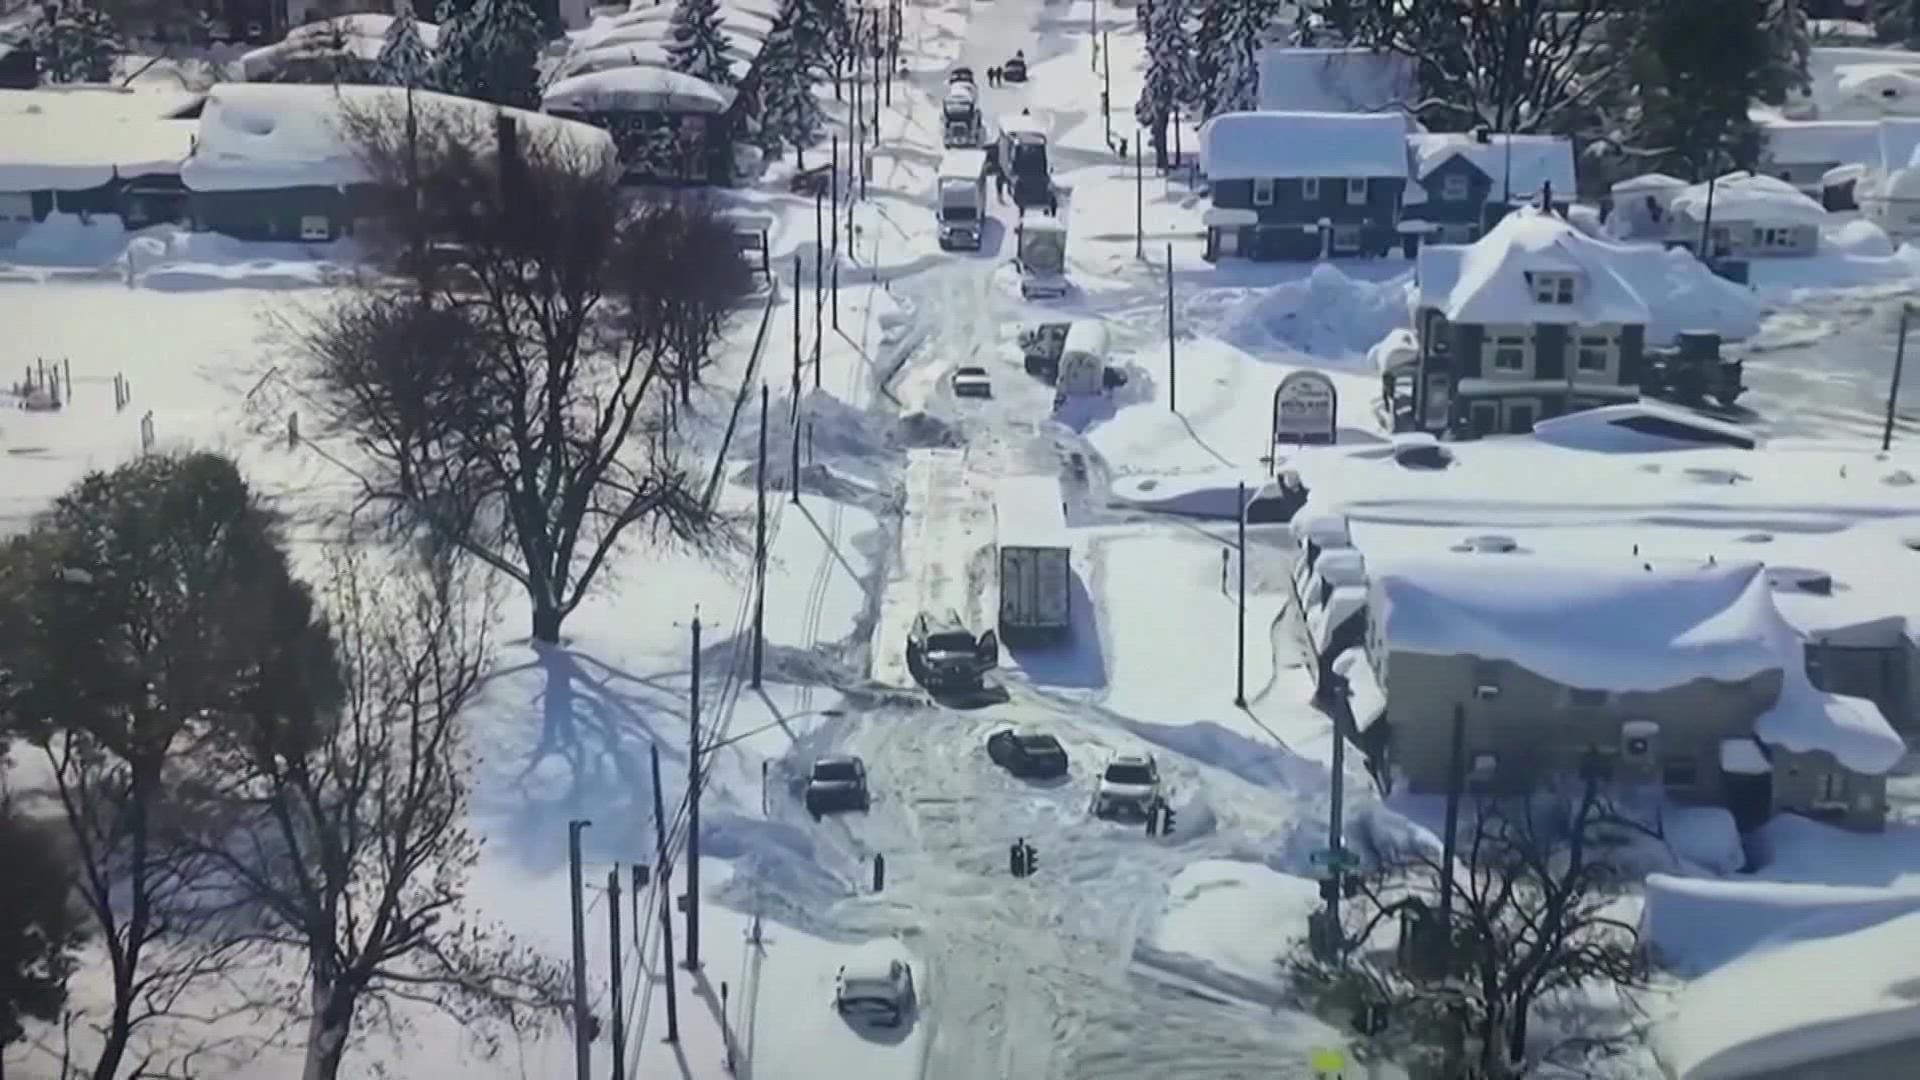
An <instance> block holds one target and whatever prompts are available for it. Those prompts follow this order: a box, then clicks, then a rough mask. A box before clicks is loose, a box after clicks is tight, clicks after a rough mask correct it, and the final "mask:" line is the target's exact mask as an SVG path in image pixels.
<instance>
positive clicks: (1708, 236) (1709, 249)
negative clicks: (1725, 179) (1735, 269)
mask: <svg viewBox="0 0 1920 1080" xmlns="http://www.w3.org/2000/svg"><path fill="white" fill-rule="evenodd" d="M1719 182H1720V178H1719V177H1717V176H1709V177H1707V210H1706V214H1705V215H1704V216H1703V217H1701V219H1700V261H1701V262H1704V263H1706V264H1707V265H1709V266H1711V265H1713V258H1714V255H1713V188H1714V185H1716V184H1718V183H1719Z"/></svg>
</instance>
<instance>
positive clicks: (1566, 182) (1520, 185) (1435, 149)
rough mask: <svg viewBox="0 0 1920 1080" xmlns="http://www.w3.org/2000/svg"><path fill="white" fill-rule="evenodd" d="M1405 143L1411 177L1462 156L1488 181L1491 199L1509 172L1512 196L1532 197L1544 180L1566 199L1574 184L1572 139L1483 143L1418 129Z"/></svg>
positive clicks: (1494, 138)
mask: <svg viewBox="0 0 1920 1080" xmlns="http://www.w3.org/2000/svg"><path fill="white" fill-rule="evenodd" d="M1407 145H1408V146H1409V147H1411V148H1412V150H1413V178H1414V179H1416V180H1425V179H1426V178H1427V177H1428V176H1430V175H1432V173H1433V170H1435V169H1437V168H1439V167H1440V166H1442V165H1445V164H1446V163H1447V162H1449V161H1451V160H1453V159H1454V158H1456V157H1461V158H1465V159H1467V161H1468V162H1469V163H1470V164H1472V165H1473V167H1474V168H1476V169H1479V170H1480V172H1481V174H1482V175H1485V176H1487V177H1489V178H1491V179H1492V180H1493V196H1492V197H1494V198H1498V197H1499V196H1500V195H1501V194H1503V193H1504V187H1505V185H1506V184H1507V182H1508V180H1509V173H1511V187H1512V191H1513V197H1514V199H1516V200H1525V199H1529V198H1532V197H1534V196H1537V195H1539V194H1540V190H1541V188H1542V187H1544V186H1546V185H1548V184H1552V185H1553V190H1554V191H1556V192H1558V193H1559V195H1560V196H1561V198H1564V199H1567V200H1571V199H1572V198H1573V197H1574V195H1575V191H1574V188H1575V187H1576V186H1577V185H1578V184H1579V179H1578V177H1577V176H1576V175H1575V173H1574V167H1573V140H1571V139H1568V138H1567V137H1565V136H1563V135H1489V136H1488V137H1487V141H1486V142H1484V143H1483V142H1481V141H1480V140H1479V139H1478V138H1476V137H1474V136H1472V135H1460V134H1448V135H1429V134H1424V133H1423V134H1415V135H1409V136H1407ZM1509 151H1511V154H1509Z"/></svg>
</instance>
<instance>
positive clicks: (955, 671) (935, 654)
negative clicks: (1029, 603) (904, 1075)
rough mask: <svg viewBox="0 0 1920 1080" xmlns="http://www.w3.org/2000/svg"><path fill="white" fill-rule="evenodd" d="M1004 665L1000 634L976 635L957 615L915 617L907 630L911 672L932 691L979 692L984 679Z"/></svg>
mask: <svg viewBox="0 0 1920 1080" xmlns="http://www.w3.org/2000/svg"><path fill="white" fill-rule="evenodd" d="M999 666H1000V635H999V634H998V633H996V632H995V631H992V630H988V631H987V632H986V633H984V634H981V635H980V636H979V637H974V636H973V631H971V630H968V629H967V627H966V624H965V623H963V622H961V621H960V616H959V614H958V613H957V612H952V611H949V612H947V613H946V614H945V615H933V614H930V613H928V612H925V611H923V612H921V613H920V614H918V615H916V616H914V619H913V628H912V629H910V630H909V631H907V670H908V671H909V672H911V673H912V674H913V677H914V678H915V679H918V680H919V681H920V684H921V685H923V686H925V687H926V688H927V689H929V690H977V689H979V688H980V678H981V676H982V675H985V674H986V673H987V672H988V671H991V670H992V669H994V668H996V667H999Z"/></svg>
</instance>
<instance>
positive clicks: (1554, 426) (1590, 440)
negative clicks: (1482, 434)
mask: <svg viewBox="0 0 1920 1080" xmlns="http://www.w3.org/2000/svg"><path fill="white" fill-rule="evenodd" d="M1635 417H1653V418H1655V419H1660V420H1666V421H1670V422H1672V423H1674V424H1679V425H1682V426H1685V427H1688V428H1693V429H1696V430H1699V431H1701V432H1703V433H1707V434H1710V435H1718V436H1720V437H1722V438H1724V439H1726V440H1730V441H1738V440H1747V441H1752V442H1754V443H1756V444H1757V443H1758V441H1759V440H1758V438H1757V437H1756V436H1755V435H1753V433H1751V432H1749V431H1747V430H1746V429H1745V428H1743V427H1741V426H1739V425H1738V424H1729V423H1727V422H1726V421H1724V420H1716V419H1714V418H1713V417H1710V416H1704V415H1702V414H1700V413H1697V412H1694V411H1693V410H1691V409H1685V408H1681V407H1680V406H1678V405H1670V404H1668V403H1666V402H1664V401H1656V400H1654V399H1651V398H1648V399H1644V400H1641V401H1632V402H1626V403H1624V404H1620V405H1603V406H1601V407H1599V408H1597V409H1583V410H1581V411H1580V412H1576V413H1568V414H1566V415H1565V416H1555V417H1552V418H1549V419H1546V420H1542V421H1540V422H1539V423H1537V424H1535V425H1534V426H1533V437H1534V438H1535V439H1537V440H1539V441H1540V442H1544V443H1552V444H1553V445H1555V446H1564V447H1567V448H1569V449H1573V450H1588V451H1593V452H1597V453H1607V454H1649V453H1665V452H1670V451H1675V450H1701V449H1705V448H1707V447H1709V446H1716V445H1721V444H1718V443H1711V442H1706V441H1696V440H1692V439H1681V438H1670V437H1668V436H1665V435H1657V434H1654V433H1653V432H1649V431H1637V430H1635V429H1633V428H1631V427H1623V426H1621V424H1620V423H1618V421H1622V420H1632V419H1633V418H1635Z"/></svg>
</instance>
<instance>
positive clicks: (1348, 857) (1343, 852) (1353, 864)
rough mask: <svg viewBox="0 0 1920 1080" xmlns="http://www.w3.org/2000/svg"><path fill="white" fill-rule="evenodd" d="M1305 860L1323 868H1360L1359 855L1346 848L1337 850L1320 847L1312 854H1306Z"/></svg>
mask: <svg viewBox="0 0 1920 1080" xmlns="http://www.w3.org/2000/svg"><path fill="white" fill-rule="evenodd" d="M1307 861H1308V862H1310V863H1312V864H1313V865H1315V866H1318V867H1320V868H1322V869H1325V870H1358V869H1360V856H1358V855H1355V854H1354V853H1353V852H1351V851H1348V850H1347V849H1346V848H1341V849H1339V850H1338V851H1336V850H1334V849H1333V848H1321V849H1320V850H1318V851H1315V852H1314V853H1313V854H1311V855H1308V856H1307Z"/></svg>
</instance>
